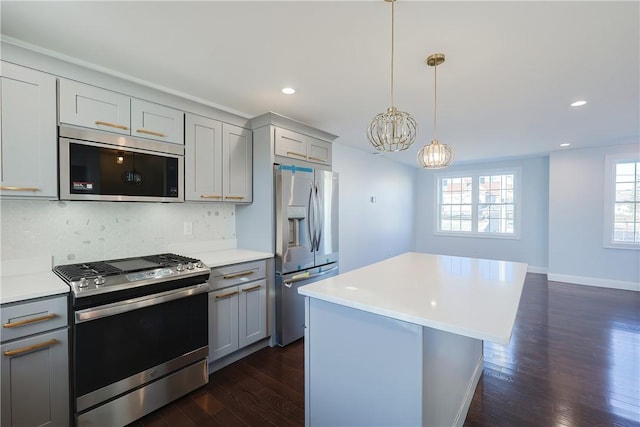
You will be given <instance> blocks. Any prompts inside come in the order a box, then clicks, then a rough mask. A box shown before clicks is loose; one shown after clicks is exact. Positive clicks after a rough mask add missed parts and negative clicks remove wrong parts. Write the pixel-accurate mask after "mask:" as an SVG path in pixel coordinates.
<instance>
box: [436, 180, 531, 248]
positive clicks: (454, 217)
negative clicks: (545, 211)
mask: <svg viewBox="0 0 640 427" xmlns="http://www.w3.org/2000/svg"><path fill="white" fill-rule="evenodd" d="M518 180H519V171H517V170H500V171H478V172H473V173H468V174H461V175H441V176H439V177H438V179H437V197H438V207H437V212H436V217H437V218H436V233H437V234H444V235H473V236H482V237H503V238H518V234H519V233H518V230H519V229H518V221H519V213H518V212H519V210H518V209H519V206H518V205H517V203H518V195H517V194H518V191H519V188H518V184H517V183H518Z"/></svg>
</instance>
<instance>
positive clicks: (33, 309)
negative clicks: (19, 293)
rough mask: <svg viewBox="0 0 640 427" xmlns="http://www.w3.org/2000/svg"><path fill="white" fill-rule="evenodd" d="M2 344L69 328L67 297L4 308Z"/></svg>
mask: <svg viewBox="0 0 640 427" xmlns="http://www.w3.org/2000/svg"><path fill="white" fill-rule="evenodd" d="M0 317H1V318H2V329H1V330H2V342H6V341H10V340H13V339H16V338H20V337H25V336H27V335H32V334H37V333H40V332H43V331H48V330H52V329H56V328H61V327H65V326H67V324H68V323H67V295H60V296H58V297H54V298H45V299H38V300H33V301H28V302H22V303H15V304H6V305H3V306H2V314H1V315H0Z"/></svg>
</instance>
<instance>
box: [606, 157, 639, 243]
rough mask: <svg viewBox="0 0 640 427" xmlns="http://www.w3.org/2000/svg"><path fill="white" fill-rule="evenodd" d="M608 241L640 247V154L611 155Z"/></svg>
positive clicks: (607, 181)
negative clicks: (639, 156)
mask: <svg viewBox="0 0 640 427" xmlns="http://www.w3.org/2000/svg"><path fill="white" fill-rule="evenodd" d="M605 172H606V175H605V204H606V206H605V227H604V229H605V237H604V245H605V246H606V247H613V248H628V249H640V158H637V156H636V157H635V158H634V156H621V155H615V156H607V160H606V166H605Z"/></svg>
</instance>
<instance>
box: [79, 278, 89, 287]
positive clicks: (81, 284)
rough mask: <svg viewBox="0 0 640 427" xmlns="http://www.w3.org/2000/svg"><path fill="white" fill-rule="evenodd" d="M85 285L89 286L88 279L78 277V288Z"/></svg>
mask: <svg viewBox="0 0 640 427" xmlns="http://www.w3.org/2000/svg"><path fill="white" fill-rule="evenodd" d="M87 286H89V281H88V280H87V279H85V278H84V277H83V278H82V279H80V281H79V282H78V287H79V288H86V287H87Z"/></svg>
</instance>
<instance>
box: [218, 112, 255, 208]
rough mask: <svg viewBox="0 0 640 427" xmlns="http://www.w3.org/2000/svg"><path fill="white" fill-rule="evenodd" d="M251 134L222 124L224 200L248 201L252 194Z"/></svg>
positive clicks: (236, 127) (248, 131) (245, 130)
mask: <svg viewBox="0 0 640 427" xmlns="http://www.w3.org/2000/svg"><path fill="white" fill-rule="evenodd" d="M252 136H253V134H252V132H251V131H250V130H247V129H243V128H241V127H238V126H233V125H229V124H226V123H225V124H223V125H222V177H223V178H222V185H223V197H224V200H225V201H231V202H236V203H250V202H251V200H252V195H253V173H252V166H253V161H252V159H253V138H252Z"/></svg>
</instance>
